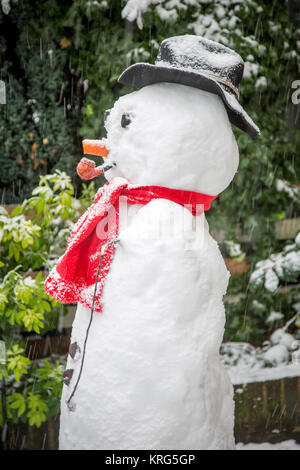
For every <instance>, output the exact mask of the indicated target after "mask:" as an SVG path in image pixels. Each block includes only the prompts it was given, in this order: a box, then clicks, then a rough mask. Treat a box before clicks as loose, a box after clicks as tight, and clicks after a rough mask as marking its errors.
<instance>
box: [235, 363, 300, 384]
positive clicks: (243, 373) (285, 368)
mask: <svg viewBox="0 0 300 470" xmlns="http://www.w3.org/2000/svg"><path fill="white" fill-rule="evenodd" d="M227 372H228V374H229V377H230V379H231V382H232V384H233V385H239V384H246V383H253V382H266V381H268V380H279V379H283V378H287V377H299V376H300V364H282V365H278V366H276V367H264V368H260V369H259V368H250V367H242V366H233V367H228V368H227Z"/></svg>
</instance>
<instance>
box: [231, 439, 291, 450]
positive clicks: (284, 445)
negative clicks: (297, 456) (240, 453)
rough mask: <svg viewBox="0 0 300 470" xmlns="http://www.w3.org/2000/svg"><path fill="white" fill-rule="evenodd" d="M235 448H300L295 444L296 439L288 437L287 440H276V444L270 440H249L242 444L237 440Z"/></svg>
mask: <svg viewBox="0 0 300 470" xmlns="http://www.w3.org/2000/svg"><path fill="white" fill-rule="evenodd" d="M236 449H237V450H300V444H297V443H296V441H294V440H293V439H290V440H288V441H282V442H277V443H276V444H271V443H270V442H260V443H255V442H249V443H248V444H243V443H242V442H238V443H237V444H236Z"/></svg>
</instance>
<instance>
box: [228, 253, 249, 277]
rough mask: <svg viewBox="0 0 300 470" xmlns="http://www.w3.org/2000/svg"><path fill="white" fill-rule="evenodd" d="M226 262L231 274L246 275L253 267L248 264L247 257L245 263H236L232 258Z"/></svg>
mask: <svg viewBox="0 0 300 470" xmlns="http://www.w3.org/2000/svg"><path fill="white" fill-rule="evenodd" d="M224 261H225V264H226V267H227V269H228V271H229V272H230V274H244V273H246V272H247V271H249V269H250V268H251V265H250V264H248V263H247V257H245V258H244V259H243V261H236V260H235V259H232V258H224Z"/></svg>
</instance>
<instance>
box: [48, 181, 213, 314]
mask: <svg viewBox="0 0 300 470" xmlns="http://www.w3.org/2000/svg"><path fill="white" fill-rule="evenodd" d="M120 196H125V197H126V199H127V203H129V204H141V205H145V204H148V202H150V201H152V200H153V199H168V200H170V201H173V202H175V203H177V204H181V205H182V206H186V207H187V208H188V209H189V210H190V212H191V213H192V214H193V215H199V214H201V213H202V212H203V209H204V210H208V209H209V208H210V204H211V202H212V201H213V200H214V199H215V198H216V197H217V196H208V195H206V194H201V193H196V192H192V191H182V190H179V189H170V188H164V187H162V186H139V187H133V186H130V185H128V184H127V183H124V179H121V178H118V179H116V180H115V182H114V183H110V184H108V183H106V184H105V185H104V186H103V187H102V188H100V190H99V191H98V192H97V194H96V196H95V202H94V204H92V205H91V206H90V207H89V208H88V209H87V211H86V212H85V213H84V214H83V215H82V216H81V217H80V219H79V220H78V221H77V223H76V224H75V226H74V228H73V230H72V233H71V235H70V237H69V240H68V243H67V248H66V251H65V253H64V255H63V256H62V257H61V258H60V259H59V260H58V262H57V265H56V266H55V267H54V268H53V269H52V271H51V272H50V274H49V276H48V277H47V279H46V281H45V290H46V291H47V292H48V294H50V295H51V296H52V297H54V298H55V299H56V300H59V301H60V302H67V303H74V302H80V303H81V304H83V305H85V306H87V307H89V308H91V307H92V303H93V296H94V289H95V282H96V276H97V271H98V266H99V261H100V256H101V248H102V246H103V245H105V244H106V243H108V242H110V241H112V240H114V239H116V238H117V236H118V229H119V198H120ZM112 208H114V210H112ZM106 227H108V230H107V231H105V228H106ZM114 251H115V245H114V244H111V245H109V246H107V248H106V249H105V253H104V255H103V258H102V263H101V270H100V275H99V280H98V284H97V293H96V297H95V311H98V312H101V311H102V302H101V294H102V290H103V287H104V282H105V278H106V276H107V274H108V272H109V268H110V265H111V262H112V258H113V254H114Z"/></svg>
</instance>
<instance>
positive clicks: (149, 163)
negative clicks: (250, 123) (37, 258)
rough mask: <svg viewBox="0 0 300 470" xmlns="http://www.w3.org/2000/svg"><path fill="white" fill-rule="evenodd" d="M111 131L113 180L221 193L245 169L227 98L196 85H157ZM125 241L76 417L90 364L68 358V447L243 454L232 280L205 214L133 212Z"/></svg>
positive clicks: (64, 438)
mask: <svg viewBox="0 0 300 470" xmlns="http://www.w3.org/2000/svg"><path fill="white" fill-rule="evenodd" d="M173 100H175V102H174V101H173ZM201 110H202V111H201ZM124 112H130V113H132V116H133V117H132V130H131V129H130V126H129V128H128V129H121V130H120V129H118V128H116V126H117V124H118V123H119V120H120V117H121V115H122V113H124ZM179 118H180V119H181V122H180V123H178V122H177V121H178V119H179ZM147 119H148V121H147ZM145 120H146V121H147V122H148V124H149V123H150V122H151V120H152V123H153V125H152V126H150V127H151V128H150V129H149V125H148V127H147V122H145ZM157 120H159V121H160V124H159V123H158V122H157ZM134 122H136V124H134ZM212 124H214V126H216V127H215V129H213V128H212ZM135 126H136V127H135ZM164 126H165V127H164ZM162 127H163V128H162ZM143 129H144V132H143V135H141V132H142V130H143ZM159 129H160V130H161V132H160V133H159V132H158V131H159ZM107 130H108V136H107V142H108V145H109V148H110V155H111V158H112V159H113V160H115V161H116V163H117V170H116V171H115V170H112V171H111V173H110V174H109V175H108V178H109V179H110V180H113V179H114V178H116V177H118V176H122V177H123V178H126V179H127V180H128V181H129V182H130V183H132V184H133V183H135V184H137V185H140V184H154V185H161V186H168V187H173V188H177V189H184V190H192V191H198V192H202V193H207V194H210V195H216V194H218V193H220V192H221V191H222V190H223V189H225V187H226V186H228V184H229V183H230V181H231V179H232V178H233V175H234V173H235V171H236V168H237V164H238V152H237V146H236V142H235V139H234V137H233V134H232V130H231V127H230V123H229V121H228V118H227V115H226V111H225V110H224V108H223V105H222V103H221V101H220V99H219V98H218V97H217V96H215V95H212V94H210V93H207V92H202V91H200V90H196V89H193V88H190V87H186V86H183V85H173V84H159V85H152V86H148V87H145V88H143V89H142V90H141V91H139V92H137V93H132V94H131V95H127V96H125V97H123V98H121V99H120V100H119V101H118V102H117V103H116V105H115V107H114V108H113V110H112V112H111V116H110V118H109V121H108V124H107ZM130 132H131V134H130ZM154 137H156V138H155V139H154ZM139 142H140V143H141V144H142V143H143V144H144V146H142V145H139ZM150 144H151V145H150ZM121 157H122V158H121ZM122 159H123V160H122ZM114 171H115V172H114ZM213 176H214V178H213ZM119 238H120V243H119V244H118V245H117V246H116V251H115V255H114V259H113V262H112V264H111V267H110V271H109V274H108V276H107V278H106V281H105V287H104V290H103V297H102V299H103V312H102V313H94V317H93V321H92V325H91V328H90V331H89V336H88V340H87V348H86V355H85V360H84V365H83V370H82V375H81V378H80V382H79V385H78V388H77V391H76V394H75V396H74V404H75V411H69V409H68V408H67V406H66V403H65V401H66V400H67V399H68V397H69V396H70V394H71V392H72V390H73V387H74V384H75V382H76V379H77V376H78V373H79V368H80V362H81V357H80V356H79V357H76V358H75V359H77V360H76V361H75V360H74V359H72V358H71V357H69V358H68V364H67V368H70V369H74V374H73V377H72V380H71V383H70V385H69V386H64V390H63V396H62V403H61V428H60V448H61V449H122V450H124V449H175V450H176V449H231V448H234V437H233V422H234V404H233V388H232V385H231V383H230V380H229V378H228V376H227V373H226V371H225V369H224V367H223V365H222V363H221V362H220V358H219V348H220V345H221V342H222V338H223V333H224V324H225V313H224V306H223V301H222V298H223V295H224V294H225V292H226V288H227V283H228V278H229V274H228V272H227V270H226V267H225V264H224V261H223V258H222V256H221V254H220V251H219V248H218V245H217V243H216V241H215V240H214V239H213V238H212V237H211V236H210V234H209V231H208V225H207V223H206V220H205V216H204V214H202V215H198V216H196V217H195V216H193V215H191V213H190V212H189V211H188V210H187V209H186V208H184V207H182V206H180V205H178V204H175V203H174V202H171V201H168V200H164V199H158V200H154V201H152V202H150V203H148V204H147V205H145V206H143V207H141V206H131V207H130V213H129V214H128V218H127V221H126V223H122V222H120V227H119ZM89 319H90V309H89V308H86V307H83V306H82V305H80V304H79V305H78V308H77V312H76V318H75V321H74V324H73V329H72V338H71V342H76V343H77V344H78V345H79V347H80V349H81V351H83V343H84V339H85V335H86V329H87V326H88V322H89Z"/></svg>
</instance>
